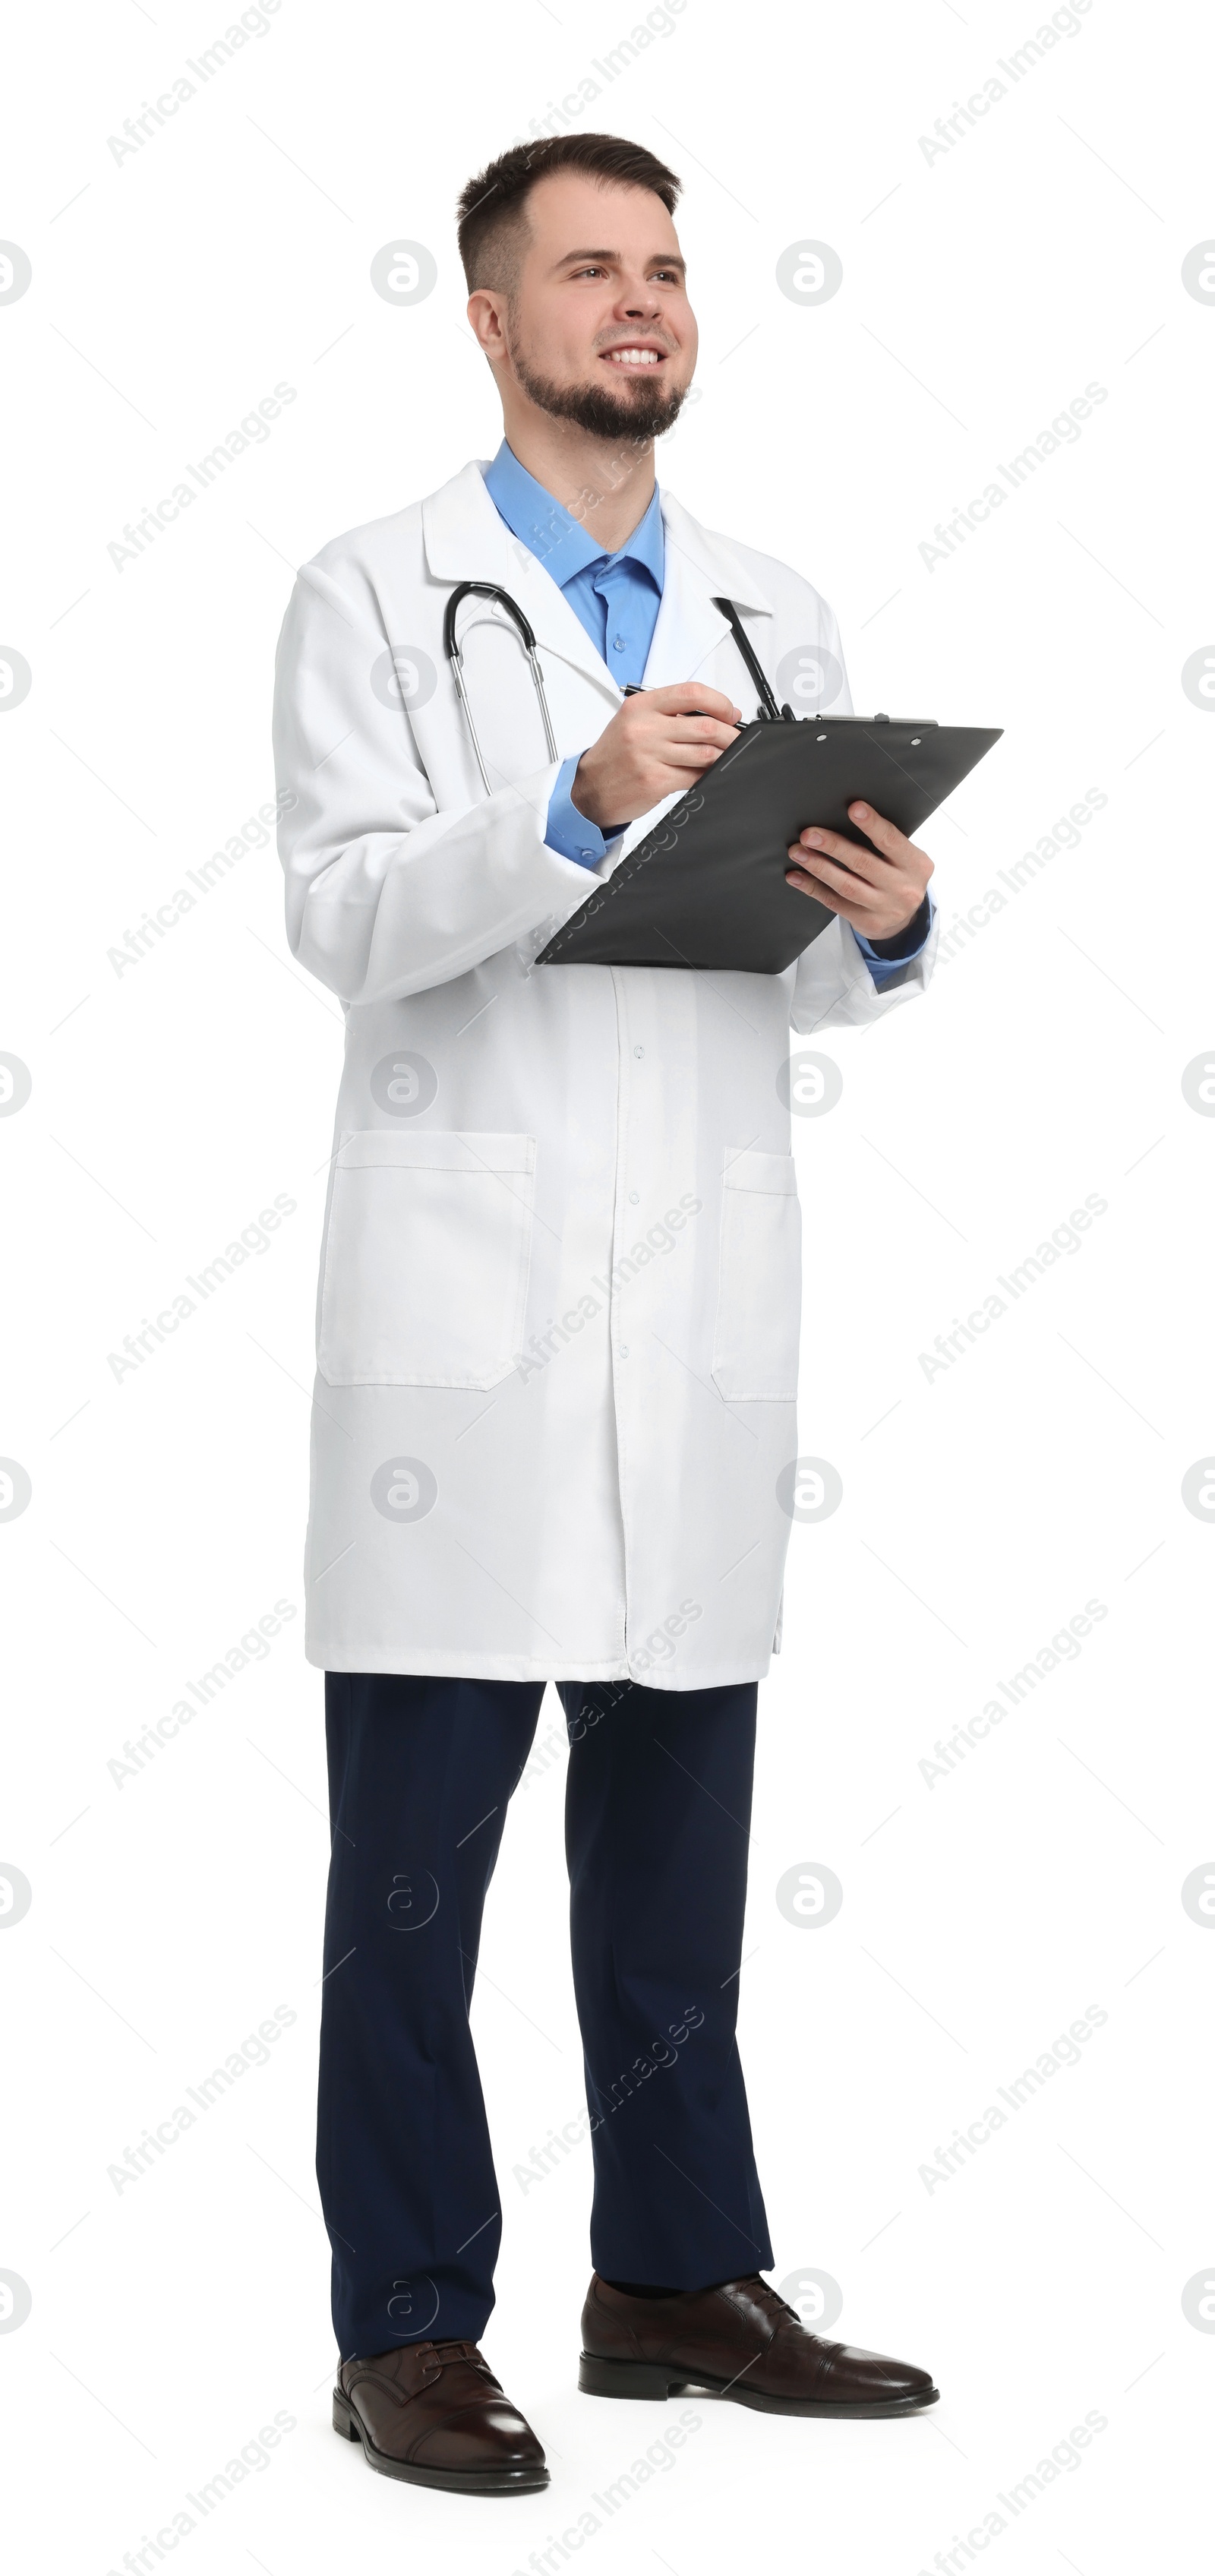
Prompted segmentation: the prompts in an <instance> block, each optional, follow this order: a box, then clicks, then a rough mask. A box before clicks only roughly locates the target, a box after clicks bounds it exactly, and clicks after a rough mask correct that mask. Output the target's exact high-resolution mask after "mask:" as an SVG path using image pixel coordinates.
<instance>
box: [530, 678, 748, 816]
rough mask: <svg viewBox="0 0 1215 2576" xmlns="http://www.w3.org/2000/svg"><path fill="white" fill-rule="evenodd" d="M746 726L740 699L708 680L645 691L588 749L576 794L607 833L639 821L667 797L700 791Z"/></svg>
mask: <svg viewBox="0 0 1215 2576" xmlns="http://www.w3.org/2000/svg"><path fill="white" fill-rule="evenodd" d="M741 722H742V713H741V710H740V709H739V708H738V707H736V706H735V704H734V702H733V700H732V699H731V698H723V696H722V694H721V691H720V689H707V688H706V687H705V685H704V683H703V681H701V680H681V681H679V683H678V684H677V686H676V687H674V688H671V689H642V690H639V691H638V693H637V695H636V696H635V697H632V698H626V699H625V702H624V705H623V706H622V707H618V708H617V710H616V713H615V715H614V716H613V717H612V721H611V723H610V724H609V725H605V727H604V729H603V732H602V733H601V734H600V736H599V740H598V742H593V743H592V744H591V747H590V750H589V751H584V752H583V755H582V758H581V760H580V761H579V763H578V767H577V769H576V770H575V772H574V784H573V787H572V789H571V791H570V793H571V796H572V799H573V802H574V804H575V805H576V807H577V809H578V812H579V813H580V814H585V815H586V818H587V820H588V822H590V823H597V824H598V825H599V827H600V829H601V830H602V829H603V826H604V825H605V824H607V823H621V824H623V823H632V822H633V821H634V820H635V819H636V817H637V815H638V814H646V813H648V812H649V809H650V807H651V805H658V804H661V802H662V799H663V797H664V796H672V795H675V794H676V793H677V792H679V791H680V790H682V789H683V788H685V787H690V786H692V785H693V784H694V782H695V780H696V779H697V778H699V777H700V776H701V774H702V773H703V771H704V770H706V769H708V768H709V767H710V766H711V765H712V763H713V762H714V761H715V760H717V759H718V758H719V757H720V755H721V753H722V752H723V751H728V749H729V747H730V744H731V743H732V742H733V741H734V739H735V729H736V727H737V726H738V725H740V724H741Z"/></svg>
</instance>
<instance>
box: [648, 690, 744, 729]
mask: <svg viewBox="0 0 1215 2576" xmlns="http://www.w3.org/2000/svg"><path fill="white" fill-rule="evenodd" d="M644 696H645V702H646V706H647V708H648V707H655V708H657V710H658V713H659V714H660V715H676V716H677V715H689V714H692V715H694V714H696V713H697V711H698V710H699V711H701V712H703V713H704V714H705V715H707V716H716V717H717V719H718V722H719V723H720V724H735V725H736V724H741V723H742V709H741V707H739V706H737V705H736V704H735V702H734V699H733V698H726V697H723V695H722V693H721V690H720V689H710V688H707V687H706V685H705V682H704V681H703V680H675V681H673V682H672V684H671V686H670V687H669V688H666V689H647V690H645V692H644Z"/></svg>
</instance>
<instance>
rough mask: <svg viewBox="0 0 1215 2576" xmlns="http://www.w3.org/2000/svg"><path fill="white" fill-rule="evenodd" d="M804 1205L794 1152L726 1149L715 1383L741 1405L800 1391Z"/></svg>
mask: <svg viewBox="0 0 1215 2576" xmlns="http://www.w3.org/2000/svg"><path fill="white" fill-rule="evenodd" d="M801 1294H802V1212H801V1207H800V1205H799V1202H798V1196H797V1178H796V1173H795V1170H794V1163H793V1157H792V1155H791V1154H754V1153H749V1152H748V1153H743V1152H738V1151H736V1150H735V1149H734V1148H733V1147H730V1146H727V1148H726V1170H725V1176H724V1186H723V1189H722V1210H721V1270H720V1276H719V1280H718V1289H717V1322H716V1328H715V1331H714V1335H713V1361H712V1368H713V1382H714V1384H715V1386H716V1387H717V1390H718V1393H719V1394H720V1395H724V1396H725V1397H727V1398H728V1399H729V1400H730V1401H732V1402H734V1403H738V1404H745V1403H772V1404H790V1403H792V1402H793V1400H794V1398H795V1397H796V1394H797V1352H798V1339H799V1333H800V1326H801Z"/></svg>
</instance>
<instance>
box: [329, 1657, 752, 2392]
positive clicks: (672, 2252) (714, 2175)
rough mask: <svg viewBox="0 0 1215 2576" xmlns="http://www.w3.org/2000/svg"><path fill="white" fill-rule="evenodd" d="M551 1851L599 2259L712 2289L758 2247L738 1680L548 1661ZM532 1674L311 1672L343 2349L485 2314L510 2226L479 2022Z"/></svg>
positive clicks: (641, 2275) (535, 1700)
mask: <svg viewBox="0 0 1215 2576" xmlns="http://www.w3.org/2000/svg"><path fill="white" fill-rule="evenodd" d="M559 1688H560V1694H561V1699H562V1703H563V1706H564V1709H565V1716H566V1727H567V1732H568V1735H569V1739H570V1759H569V1772H568V1785H567V1792H566V1811H565V1825H566V1858H567V1862H568V1866H569V1876H570V1931H571V1948H572V1956H573V1971H574V1987H575V1994H576V1998H577V2006H578V2019H579V2023H580V2027H581V2032H582V2045H583V2058H584V2065H585V2072H586V2098H587V2108H588V2112H589V2115H590V2120H591V2126H592V2152H593V2156H594V2172H595V2190H594V2204H593V2209H592V2214H591V2258H592V2261H593V2263H594V2266H595V2269H596V2270H597V2271H598V2272H601V2273H603V2274H605V2275H606V2276H607V2278H608V2279H609V2280H624V2281H649V2282H656V2283H657V2282H662V2283H665V2284H666V2285H668V2286H669V2287H671V2288H673V2289H687V2290H691V2289H701V2288H703V2287H705V2286H707V2284H708V2283H710V2282H712V2281H722V2280H733V2279H737V2278H738V2277H739V2276H740V2275H742V2274H745V2273H748V2272H755V2271H758V2270H760V2269H761V2268H765V2267H766V2266H768V2265H769V2264H770V2263H771V2262H772V2260H773V2256H772V2248H771V2245H770V2242H769V2238H768V2226H767V2219H766V2217H765V2214H764V2204H763V2199H762V2195H761V2193H760V2187H759V2178H758V2175H757V2173H756V2170H755V2158H754V2154H753V2150H752V2145H751V2125H750V2120H749V2117H748V2113H747V2099H746V2093H745V2090H744V2087H743V2077H742V2068H741V2065H740V2063H739V2056H738V2048H737V2043H736V2040H735V2020H736V2015H737V2008H738V1968H739V1961H740V1958H741V1953H742V1928H743V1905H744V1900H745V1896H746V1883H747V1842H748V1831H749V1826H750V1816H751V1780H752V1769H753V1764H754V1755H755V1703H756V1689H755V1685H754V1684H753V1683H752V1684H748V1685H744V1686H740V1687H737V1688H735V1687H729V1688H725V1689H720V1690H700V1691H687V1692H679V1693H676V1692H670V1691H653V1690H647V1689H646V1688H644V1687H643V1686H642V1685H641V1684H638V1683H619V1682H611V1683H591V1682H563V1683H561V1684H560V1685H559ZM542 1697H543V1685H542V1684H541V1683H539V1682H535V1683H532V1682H477V1681H465V1680H459V1681H441V1680H428V1679H423V1678H421V1677H418V1676H414V1675H408V1674H371V1673H327V1674H326V1676H325V1719H326V1736H327V1743H328V1757H329V1797H330V1820H331V1825H332V1834H333V1842H332V1857H331V1861H330V1870H329V1891H328V1904H327V1909H326V1916H325V1956H324V1968H325V1977H324V1985H323V1988H322V2010H321V2043H320V2093H319V2105H318V2121H317V2158H316V2170H317V2180H318V2183H319V2185H320V2193H321V2204H322V2207H323V2210H324V2214H325V2224H326V2227H327V2229H328V2232H329V2241H330V2244H331V2246H332V2248H333V2324H334V2332H335V2334H336V2337H337V2343H338V2349H339V2351H340V2352H341V2354H342V2356H343V2358H348V2357H349V2356H350V2355H352V2354H355V2353H359V2354H369V2353H377V2352H385V2351H387V2350H388V2349H389V2348H390V2347H391V2346H392V2345H394V2344H399V2343H413V2342H417V2341H419V2340H421V2339H422V2338H424V2337H426V2336H428V2335H431V2336H442V2335H455V2336H468V2337H471V2338H472V2339H473V2340H477V2339H479V2338H480V2336H481V2334H482V2333H483V2331H484V2328H485V2324H486V2320H487V2318H488V2316H489V2314H490V2311H491V2309H492V2307H493V2304H494V2292H493V2274H494V2265H495V2263H496V2261H497V2256H498V2247H499V2242H500V2239H501V2233H502V2218H501V2205H500V2201H499V2195H498V2186H497V2182H496V2180H495V2176H494V2167H493V2159H492V2156H491V2153H490V2144H489V2131H488V2127H487V2124H486V2118H485V2107H484V2103H483V2101H482V2096H481V2084H480V2078H479V2076H478V2073H477V2063H476V2057H475V2054H474V2051H473V2044H472V2037H471V2034H470V2031H469V2026H468V2010H469V2004H470V2001H471V1997H472V1990H473V1978H474V1974H475V1970H476V1961H477V1949H478V1944H479V1940H480V1933H481V1915H482V1908H483V1906H484V1902H485V1894H486V1890H487V1888H488V1886H489V1882H490V1879H491V1877H492V1875H493V1870H494V1863H495V1861H496V1859H497V1856H498V1847H499V1844H500V1841H501V1837H502V1828H503V1824H504V1821H505V1816H506V1809H507V1804H508V1801H509V1799H510V1796H511V1793H512V1791H513V1790H514V1788H515V1787H516V1785H517V1783H518V1780H519V1777H520V1775H521V1773H522V1770H523V1767H524V1764H525V1763H526V1761H527V1757H528V1753H529V1751H530V1748H531V1743H532V1738H533V1735H534V1733H535V1729H536V1721H537V1718H538V1716H539V1712H540V1702H541V1699H542Z"/></svg>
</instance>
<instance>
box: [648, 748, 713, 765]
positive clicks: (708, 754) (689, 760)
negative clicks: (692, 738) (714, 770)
mask: <svg viewBox="0 0 1215 2576" xmlns="http://www.w3.org/2000/svg"><path fill="white" fill-rule="evenodd" d="M713 760H721V752H718V750H716V744H713V742H664V747H662V752H656V755H654V768H669V770H708V768H710V765H713Z"/></svg>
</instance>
